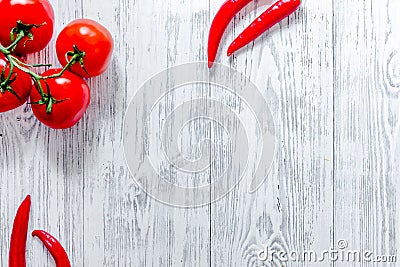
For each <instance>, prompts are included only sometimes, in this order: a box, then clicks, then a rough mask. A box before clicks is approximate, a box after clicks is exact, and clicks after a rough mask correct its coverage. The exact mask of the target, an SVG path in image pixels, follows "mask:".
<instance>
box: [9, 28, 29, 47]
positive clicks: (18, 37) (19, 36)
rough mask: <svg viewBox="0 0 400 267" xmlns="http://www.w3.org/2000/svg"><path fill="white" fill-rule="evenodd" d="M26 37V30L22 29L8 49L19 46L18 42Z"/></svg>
mask: <svg viewBox="0 0 400 267" xmlns="http://www.w3.org/2000/svg"><path fill="white" fill-rule="evenodd" d="M24 37H25V34H24V32H23V31H20V32H19V33H18V36H17V38H16V39H15V41H14V42H12V44H10V45H9V46H8V47H7V48H6V49H7V50H8V51H12V50H13V49H14V48H15V47H16V46H17V44H18V43H19V42H20V41H21V40H22V39H23V38H24Z"/></svg>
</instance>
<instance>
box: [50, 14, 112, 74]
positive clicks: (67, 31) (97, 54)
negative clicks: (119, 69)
mask: <svg viewBox="0 0 400 267" xmlns="http://www.w3.org/2000/svg"><path fill="white" fill-rule="evenodd" d="M73 45H76V46H77V48H78V49H79V50H80V51H82V52H85V53H86V56H85V57H84V58H83V63H84V67H85V69H86V70H87V72H88V73H89V75H88V74H87V73H86V72H85V71H84V70H83V69H82V67H81V66H80V64H79V63H77V64H75V65H73V66H72V68H71V71H72V72H74V73H76V74H78V75H80V76H81V77H85V78H89V77H94V76H98V75H100V74H102V73H103V72H105V71H106V69H107V67H108V65H109V63H110V60H111V56H112V50H113V47H114V41H113V38H112V36H111V34H110V32H109V31H108V30H107V29H106V28H105V27H104V26H102V25H101V24H99V23H97V22H96V21H93V20H90V19H78V20H74V21H72V22H71V23H69V24H68V25H67V26H66V27H65V28H64V29H63V30H62V31H61V33H60V35H59V36H58V38H57V42H56V50H57V57H58V60H59V61H60V63H61V65H63V66H65V65H66V64H67V59H66V57H65V55H66V53H67V52H69V51H73ZM69 58H70V57H69ZM69 58H68V59H69Z"/></svg>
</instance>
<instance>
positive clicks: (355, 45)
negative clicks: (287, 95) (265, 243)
mask: <svg viewBox="0 0 400 267" xmlns="http://www.w3.org/2000/svg"><path fill="white" fill-rule="evenodd" d="M334 8H335V10H341V12H338V13H337V14H335V27H334V31H335V40H336V41H335V42H336V46H335V50H334V52H335V81H336V83H335V183H334V184H335V186H334V196H335V209H334V213H335V232H334V238H335V240H338V239H340V238H344V239H346V240H347V241H348V243H349V248H352V249H359V250H361V251H363V250H370V251H373V252H374V256H376V255H379V254H381V255H395V254H396V253H397V249H396V246H398V245H399V239H398V236H397V230H398V226H399V224H398V218H399V210H398V208H397V206H398V203H397V199H398V198H397V197H396V196H397V195H398V192H399V191H398V190H399V180H398V178H399V174H400V173H399V168H398V165H399V155H400V154H399V152H400V151H399V150H398V148H396V145H395V144H396V143H397V140H398V138H399V136H396V131H397V130H398V129H399V127H400V125H399V107H400V106H399V85H400V84H399V69H400V65H399V63H400V61H399V57H398V53H399V51H400V38H399V37H400V35H399V33H398V25H400V19H399V16H398V14H397V12H396V11H395V10H396V9H397V10H399V8H400V6H399V4H398V2H397V1H386V2H377V1H340V2H335V4H334ZM382 265H383V266H398V263H392V264H389V263H387V264H386V265H385V264H382ZM338 266H350V264H348V263H343V264H338ZM351 266H359V265H358V264H357V265H356V264H354V265H353V264H351ZM362 266H372V264H371V263H363V264H362ZM373 266H376V265H375V264H373ZM379 266H381V265H379Z"/></svg>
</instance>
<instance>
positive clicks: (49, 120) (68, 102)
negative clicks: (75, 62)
mask: <svg viewBox="0 0 400 267" xmlns="http://www.w3.org/2000/svg"><path fill="white" fill-rule="evenodd" d="M60 71H61V69H49V70H47V71H46V72H44V73H43V74H42V76H49V75H54V74H57V73H59V72H60ZM46 82H47V85H48V88H49V89H50V94H51V96H52V97H53V98H55V99H56V100H57V101H62V102H59V103H55V104H53V107H52V110H51V113H50V114H47V113H46V105H39V104H32V111H33V114H35V116H36V118H38V120H39V121H41V122H42V123H44V124H45V125H47V126H48V127H50V128H53V129H67V128H70V127H72V126H74V125H75V124H76V123H78V121H79V120H80V119H81V118H82V116H83V114H84V113H85V111H86V109H87V108H88V106H89V103H90V90H89V86H88V85H87V84H86V82H85V81H84V80H83V79H82V78H81V77H79V76H77V75H75V74H73V73H72V72H69V71H66V72H64V74H63V75H62V76H61V77H58V78H53V79H48V80H46ZM41 85H42V87H43V90H44V92H45V93H46V94H48V93H49V92H48V90H47V86H46V84H45V82H44V81H43V80H41ZM39 100H41V96H40V94H39V93H38V91H37V89H36V88H32V91H31V98H30V101H31V102H32V103H35V102H38V101H39ZM63 100H64V101H63Z"/></svg>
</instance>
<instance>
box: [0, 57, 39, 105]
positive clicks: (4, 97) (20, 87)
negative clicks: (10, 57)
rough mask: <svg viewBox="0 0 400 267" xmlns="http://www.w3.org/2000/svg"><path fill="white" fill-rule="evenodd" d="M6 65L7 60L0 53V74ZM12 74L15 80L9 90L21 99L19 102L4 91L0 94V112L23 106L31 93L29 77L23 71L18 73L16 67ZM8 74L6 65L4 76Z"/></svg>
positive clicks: (8, 67)
mask: <svg viewBox="0 0 400 267" xmlns="http://www.w3.org/2000/svg"><path fill="white" fill-rule="evenodd" d="M6 63H7V59H6V58H5V57H4V55H3V54H1V53H0V73H1V72H2V71H3V69H4V67H5V66H6ZM13 72H14V73H15V74H13V75H17V76H16V77H17V79H16V80H15V81H14V82H13V83H12V84H11V88H12V89H13V90H14V92H15V93H16V94H17V95H18V96H19V97H20V98H21V100H19V99H18V98H17V97H16V96H15V95H13V94H12V93H11V92H9V91H5V92H4V93H1V92H0V112H6V111H9V110H12V109H15V108H17V107H19V106H21V105H23V104H24V103H25V102H26V101H27V100H28V98H29V94H30V93H31V89H32V80H31V76H29V74H26V73H25V72H23V71H20V70H19V69H17V68H16V67H14V71H13ZM9 73H10V65H9V64H8V65H7V68H6V72H5V75H6V76H7V75H8V74H9Z"/></svg>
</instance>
